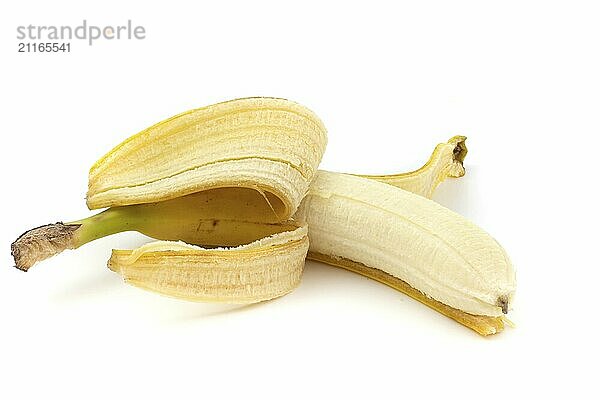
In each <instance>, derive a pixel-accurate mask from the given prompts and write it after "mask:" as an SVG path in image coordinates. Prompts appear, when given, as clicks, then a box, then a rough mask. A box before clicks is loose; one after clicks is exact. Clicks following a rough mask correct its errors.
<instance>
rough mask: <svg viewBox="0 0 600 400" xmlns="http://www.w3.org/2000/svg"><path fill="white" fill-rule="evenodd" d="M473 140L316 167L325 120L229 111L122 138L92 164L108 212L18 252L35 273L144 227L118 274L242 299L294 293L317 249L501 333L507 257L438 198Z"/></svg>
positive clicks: (244, 106) (197, 296)
mask: <svg viewBox="0 0 600 400" xmlns="http://www.w3.org/2000/svg"><path fill="white" fill-rule="evenodd" d="M464 139H465V138H464V137H460V136H457V137H454V138H452V139H450V141H448V143H443V144H440V145H438V146H437V147H436V149H435V151H434V153H433V154H432V156H431V158H430V160H429V161H428V162H427V163H426V164H425V165H424V166H423V167H422V168H420V169H419V170H417V171H414V172H409V173H405V174H398V175H389V176H352V175H347V174H340V173H333V172H326V171H317V167H318V164H319V162H320V160H321V157H322V155H323V152H324V150H325V145H326V132H325V128H324V126H323V124H322V123H321V121H320V120H319V119H318V117H316V115H315V114H314V113H312V112H311V111H309V110H307V109H306V108H304V107H302V106H300V105H298V104H296V103H293V102H290V101H287V100H283V99H272V98H250V99H240V100H233V101H229V102H226V103H220V104H217V105H213V106H209V107H205V108H202V109H197V110H192V111H190V112H187V113H183V114H180V115H178V116H175V117H173V118H170V119H168V120H166V121H163V122H161V123H159V124H157V125H154V126H152V127H150V128H148V129H147V130H145V131H143V132H141V133H139V134H137V135H134V136H133V137H131V138H130V139H128V140H126V141H124V142H123V143H122V144H120V145H119V146H117V147H116V148H115V149H113V150H112V151H111V152H109V153H108V154H107V155H106V156H104V157H103V158H101V159H100V160H99V161H98V162H97V163H96V164H95V165H94V166H93V167H92V169H91V170H90V182H89V188H88V195H87V204H88V207H89V208H90V209H95V208H104V207H110V208H108V209H107V210H105V211H103V212H101V213H99V214H97V215H94V216H92V217H89V218H86V219H83V220H80V221H74V222H72V223H68V224H62V223H57V224H51V225H46V226H42V227H39V228H36V229H32V230H30V231H28V232H26V233H25V234H23V235H22V236H21V237H20V238H18V239H17V241H15V243H13V245H12V246H11V250H12V253H13V256H14V258H15V262H16V265H17V267H18V268H20V269H23V270H27V269H28V268H29V267H31V266H32V265H33V264H35V263H36V262H37V261H40V260H42V259H44V258H48V257H50V256H52V255H54V254H56V253H59V252H60V251H62V250H64V249H67V248H77V247H79V246H81V245H83V244H85V243H88V242H90V241H93V240H95V239H98V238H101V237H104V236H107V235H111V234H113V233H116V232H122V231H128V230H136V231H139V232H142V233H144V234H146V235H147V236H150V237H153V238H155V239H159V241H157V242H152V243H149V244H147V245H145V246H142V247H141V248H139V249H135V250H113V254H112V256H111V258H110V260H109V268H110V269H111V270H113V271H115V272H117V273H119V274H121V275H122V276H123V277H124V279H125V280H126V281H127V282H128V283H131V284H133V285H135V286H138V287H141V288H144V289H149V290H152V291H156V292H160V293H162V294H165V295H169V296H173V297H178V298H183V299H187V300H194V301H220V302H233V303H253V302H258V301H263V300H268V299H272V298H275V297H279V296H281V295H284V294H286V293H288V292H290V291H291V290H293V289H294V288H295V287H296V286H297V285H298V284H299V282H300V278H301V274H302V268H303V265H304V260H305V258H306V256H307V254H308V257H309V258H312V259H315V260H319V261H323V262H326V263H329V264H332V265H336V266H339V267H342V268H345V269H348V270H351V271H354V272H358V273H360V274H363V275H365V276H368V277H371V278H373V279H376V280H378V281H381V282H383V283H386V284H388V285H389V286H392V287H394V288H396V289H398V290H400V291H402V292H404V293H406V294H408V295H410V296H411V297H413V298H416V299H417V300H419V301H421V302H423V303H424V304H427V305H428V306H430V307H432V308H434V309H436V310H437V311H439V312H441V313H443V314H444V315H447V316H449V317H451V318H453V319H455V320H457V321H458V322H460V323H462V324H463V325H465V326H468V327H470V328H471V329H474V330H475V331H477V332H478V333H480V334H483V335H487V334H491V333H496V332H499V331H500V330H502V327H503V319H502V317H501V316H502V313H503V312H504V313H506V312H507V311H508V310H509V309H510V308H511V305H512V300H513V296H514V291H515V277H514V270H513V269H512V266H511V264H510V261H509V260H508V257H507V256H506V253H505V252H504V250H503V249H502V248H501V247H500V245H499V244H498V243H497V242H496V241H495V240H494V239H492V238H491V237H490V236H489V235H488V234H486V233H485V232H484V231H482V230H481V229H480V228H478V227H476V226H475V225H474V224H472V223H471V222H469V221H467V220H466V219H465V218H463V217H461V216H460V215H458V214H456V213H453V212H452V211H450V210H447V209H445V208H444V207H442V206H440V205H438V204H436V203H434V202H433V201H431V200H428V199H427V198H426V197H430V196H431V195H432V193H433V191H434V190H435V188H436V187H437V185H438V184H439V183H440V182H441V181H443V180H444V179H446V178H447V177H460V176H462V175H463V174H464V168H463V166H462V161H463V159H464V157H465V155H466V147H465V146H464ZM411 192H412V193H411ZM309 246H310V248H309Z"/></svg>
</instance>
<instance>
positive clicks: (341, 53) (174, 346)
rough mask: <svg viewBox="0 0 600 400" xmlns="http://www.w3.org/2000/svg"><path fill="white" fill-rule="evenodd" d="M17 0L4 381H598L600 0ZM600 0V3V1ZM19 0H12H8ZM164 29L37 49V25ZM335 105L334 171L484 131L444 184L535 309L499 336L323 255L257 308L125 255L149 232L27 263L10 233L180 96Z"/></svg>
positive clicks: (389, 386) (63, 205) (403, 158)
mask: <svg viewBox="0 0 600 400" xmlns="http://www.w3.org/2000/svg"><path fill="white" fill-rule="evenodd" d="M157 4H160V6H155V5H152V4H150V2H144V3H143V4H141V3H140V4H126V3H124V2H122V1H102V2H96V3H95V4H94V5H83V2H79V1H78V2H75V1H74V2H59V1H51V2H42V1H39V2H26V1H20V2H14V3H13V4H11V7H12V9H5V10H3V11H2V13H0V14H1V16H0V19H1V21H0V23H1V35H0V40H1V44H2V46H1V55H0V57H1V58H0V60H1V61H0V69H1V73H0V79H1V92H0V93H1V94H0V96H1V102H2V104H1V106H2V128H1V132H0V134H1V135H2V142H1V143H2V145H1V152H2V156H1V157H0V163H1V165H0V171H2V180H1V183H2V186H3V189H2V199H3V200H2V208H1V212H2V214H1V221H2V224H1V226H2V228H1V235H2V236H1V237H0V242H1V243H2V246H3V247H2V248H3V249H4V250H3V253H2V255H1V260H2V261H1V264H2V265H1V266H2V268H0V321H1V322H0V324H1V328H0V381H1V383H0V397H2V398H4V399H17V398H63V399H71V398H104V399H105V398H125V397H126V396H128V397H130V398H159V397H163V398H226V397H230V398H231V397H234V396H235V397H237V398H288V397H298V398H300V397H301V398H321V397H325V396H328V397H332V398H342V397H343V398H354V397H361V398H371V397H375V396H377V397H384V398H430V397H434V396H436V397H442V396H443V397H444V398H458V397H460V398H503V397H507V398H508V397H512V398H514V397H515V396H519V397H520V396H521V395H536V396H537V395H540V396H541V395H546V396H559V395H563V396H566V395H569V396H571V397H579V398H581V397H588V398H591V397H595V398H597V396H598V389H597V387H596V383H597V382H596V380H597V378H598V376H597V374H598V369H597V361H598V357H599V356H600V354H599V351H598V349H599V346H598V341H597V330H596V321H597V319H598V303H599V301H598V284H599V278H600V274H599V272H598V268H599V267H600V263H599V261H598V246H599V245H598V224H599V222H600V221H599V219H598V212H597V209H598V208H597V207H598V196H597V195H596V194H595V186H596V184H597V179H598V171H599V168H598V156H599V154H598V146H599V144H600V141H599V139H598V135H599V134H600V113H599V111H600V56H599V54H600V53H599V50H598V49H599V39H600V23H599V21H600V12H599V10H598V8H596V7H595V4H594V2H580V1H570V2H554V1H543V2H542V1H540V2H533V1H502V2H498V1H494V2H492V1H469V2H467V1H452V2H431V1H419V2H410V4H409V2H389V3H388V2H379V1H368V2H364V3H358V2H356V3H355V2H339V3H337V4H335V5H333V4H331V5H327V4H324V2H312V1H302V2H297V3H283V2H262V1H251V2H239V3H233V2H228V1H211V2H202V1H196V2H190V3H188V4H184V3H179V2H177V1H173V0H171V1H168V2H157ZM596 5H597V3H596ZM6 7H7V5H6V4H5V5H4V6H3V8H6ZM84 18H86V19H87V20H88V23H90V24H96V25H118V24H122V23H125V22H126V21H127V19H132V20H133V23H134V25H136V24H140V25H143V26H144V27H145V28H146V32H147V38H146V39H145V40H142V41H112V42H109V41H98V42H96V43H95V44H94V45H93V46H91V47H90V46H88V45H87V44H85V43H84V42H80V41H75V42H73V44H72V52H71V53H70V54H18V53H17V42H18V41H17V39H16V27H17V26H18V25H29V24H37V25H61V24H69V25H78V24H81V21H82V20H83V19H84ZM262 95H264V96H278V97H285V98H288V99H292V100H295V101H298V102H300V103H302V104H304V105H306V106H308V107H309V108H311V109H313V110H314V111H315V112H316V113H317V114H318V115H319V116H320V117H321V118H322V120H323V121H324V122H325V124H326V126H327V127H328V130H329V145H328V148H327V152H326V154H325V157H324V159H323V162H322V164H321V167H322V168H324V169H330V170H335V171H345V172H357V173H387V172H390V173H391V172H399V171H405V170H409V169H413V168H415V167H418V166H419V165H420V164H422V163H423V162H424V161H425V160H426V159H427V157H428V156H429V154H430V152H431V150H432V149H433V146H434V145H435V144H436V143H438V142H442V141H445V140H447V139H448V138H449V137H451V136H453V135H455V134H463V135H466V136H468V138H469V139H468V141H467V144H468V147H469V155H468V156H467V159H466V169H467V175H466V176H465V177H464V178H463V179H460V180H453V181H449V182H446V183H445V184H443V185H442V186H441V187H440V189H439V191H438V193H437V195H436V196H435V199H436V200H437V201H439V202H441V203H442V204H444V205H446V206H448V207H450V208H452V209H454V210H457V211H459V212H460V213H462V214H464V215H466V216H468V217H469V218H471V219H472V220H473V221H475V222H476V223H477V224H479V225H480V226H482V227H483V228H484V229H486V230H487V231H489V232H490V233H491V234H492V235H493V236H494V237H496V238H497V239H498V240H499V241H500V242H501V243H502V244H503V246H504V247H505V248H506V249H507V251H508V253H509V254H510V256H511V258H512V260H513V263H514V264H515V266H516V268H517V273H518V275H517V276H518V294H517V301H516V303H515V309H514V311H513V312H512V313H511V314H510V318H511V319H512V320H514V322H515V323H516V324H517V328H516V329H507V330H506V331H505V332H503V333H502V334H500V335H497V336H495V337H492V338H487V339H483V338H481V337H478V336H477V335H476V334H474V333H472V332H471V331H469V330H468V329H466V328H464V327H462V326H461V325H458V324H456V323H454V322H453V321H451V320H449V319H447V318H445V317H443V316H441V315H439V314H437V313H435V312H433V311H431V310H429V309H428V308H426V307H425V306H423V305H421V304H419V303H417V302H415V301H412V300H410V299H408V298H407V297H406V296H404V295H402V294H400V293H398V292H396V291H394V290H392V289H390V288H387V287H385V286H383V285H381V284H378V283H375V282H373V281H370V280H368V279H366V278H363V277H360V276H358V275H354V274H352V273H349V272H346V271H343V270H337V269H334V268H332V267H328V266H325V265H320V264H316V263H312V262H310V263H308V264H307V266H306V271H305V275H304V278H303V282H302V284H301V286H300V287H299V288H298V289H297V290H296V291H295V292H294V293H292V294H290V295H288V296H285V297H284V298H281V299H278V300H276V301H272V302H268V303H266V304H259V305H254V306H249V307H238V306H223V305H214V304H201V303H200V304H195V303H186V302H182V301H178V300H173V299H169V298H164V297H161V296H159V295H155V294H152V293H148V292H145V291H142V290H139V289H136V288H134V287H130V286H128V285H126V284H124V283H123V282H122V281H121V279H120V278H119V277H118V276H117V275H115V274H113V273H112V272H110V271H109V270H108V269H107V268H106V266H105V263H106V260H107V258H108V257H109V254H110V249H112V248H131V247H133V246H137V245H139V244H141V243H144V242H145V241H146V240H147V239H145V238H143V237H141V236H140V235H137V234H133V233H128V234H120V235H116V236H114V237H110V238H106V239H104V240H101V241H98V242H95V243H93V244H90V245H87V246H84V247H83V248H81V249H80V250H78V251H70V252H65V253H63V254H61V255H59V256H57V257H55V258H53V259H50V260H48V261H46V262H44V263H42V264H41V265H38V266H36V267H34V268H33V269H32V270H31V271H30V272H28V273H27V274H25V273H22V272H20V271H17V270H16V269H14V268H11V265H12V259H11V257H10V254H9V244H10V243H11V242H12V241H13V240H14V239H15V238H16V237H17V236H18V235H19V234H20V233H21V232H22V231H24V230H26V229H28V228H31V227H34V226H37V225H41V224H44V223H48V222H55V221H58V220H64V221H69V220H74V219H78V218H81V217H84V216H87V215H90V212H89V211H88V210H87V209H86V207H85V202H84V196H85V192H86V187H87V170H88V168H89V167H90V166H91V165H92V163H93V162H94V161H95V160H96V159H97V158H99V157H100V156H102V155H103V154H104V153H105V152H106V151H108V150H110V149H111V148H112V147H113V146H114V145H116V144H118V143H119V142H120V141H122V140H123V139H125V138H126V137H128V136H129V135H131V134H133V133H136V132H137V131H139V130H141V129H143V128H145V127H147V126H149V125H151V124H153V123H155V122H158V121H160V120H162V119H164V118H166V117H169V116H171V115H173V114H176V113H179V112H182V111H185V110H188V109H190V108H195V107H199V106H204V105H208V104H212V103H215V102H218V101H223V100H227V99H231V98H237V97H245V96H262Z"/></svg>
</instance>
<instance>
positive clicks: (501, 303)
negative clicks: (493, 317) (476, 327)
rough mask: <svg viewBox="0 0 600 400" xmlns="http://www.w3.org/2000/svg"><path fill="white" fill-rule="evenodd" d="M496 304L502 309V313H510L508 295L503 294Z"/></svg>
mask: <svg viewBox="0 0 600 400" xmlns="http://www.w3.org/2000/svg"><path fill="white" fill-rule="evenodd" d="M496 305H497V306H498V307H500V308H501V309H502V313H504V314H508V296H506V295H503V296H500V297H498V301H497V302H496Z"/></svg>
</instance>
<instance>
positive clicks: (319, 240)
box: [296, 171, 515, 316]
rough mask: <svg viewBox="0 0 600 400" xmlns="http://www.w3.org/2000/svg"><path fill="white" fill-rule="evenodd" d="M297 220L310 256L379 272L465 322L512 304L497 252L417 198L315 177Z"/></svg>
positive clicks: (361, 182)
mask: <svg viewBox="0 0 600 400" xmlns="http://www.w3.org/2000/svg"><path fill="white" fill-rule="evenodd" d="M296 219H297V220H298V221H299V222H301V223H306V224H307V225H308V226H309V240H310V243H311V245H310V252H311V253H316V254H319V255H324V256H329V257H332V258H336V257H338V258H345V259H348V260H352V261H355V262H359V263H361V264H364V265H366V266H368V267H375V268H378V269H380V270H382V271H383V272H385V273H387V274H389V275H392V276H394V277H397V278H399V279H401V280H403V281H405V282H406V283H408V284H409V285H410V286H412V287H413V288H415V289H417V290H419V291H421V292H423V293H427V295H428V296H430V297H432V298H434V299H436V300H437V301H439V302H442V303H444V304H447V305H449V306H451V307H454V308H457V309H460V310H463V311H465V312H467V313H470V314H476V315H488V316H501V315H502V312H503V311H504V312H507V311H508V308H509V306H510V304H511V301H512V296H513V293H514V290H515V283H514V282H515V280H514V271H513V270H512V267H511V264H510V262H509V261H508V257H507V256H506V254H505V252H504V250H503V249H502V248H501V247H500V246H499V245H498V244H497V242H496V241H495V240H494V239H493V238H492V237H491V236H489V235H488V234H487V233H485V232H484V231H483V230H481V229H480V228H478V227H477V226H475V225H474V224H473V223H471V222H470V221H468V220H467V219H465V218H464V217H462V216H460V215H458V214H456V213H454V212H453V211H450V210H448V209H447V208H444V207H442V206H441V205H439V204H437V203H435V202H434V201H431V200H428V199H426V198H424V197H422V196H418V195H416V194H414V193H411V192H408V191H405V190H402V189H399V188H397V187H393V186H391V185H387V184H385V183H382V182H377V181H374V180H369V179H364V178H360V177H356V176H351V175H344V174H338V173H332V172H325V171H319V173H318V174H317V177H316V179H315V180H314V182H313V184H312V186H311V188H310V192H309V194H308V195H307V196H306V198H305V200H304V201H303V203H302V206H301V207H300V209H299V210H298V213H297V214H296ZM383 221H385V223H383Z"/></svg>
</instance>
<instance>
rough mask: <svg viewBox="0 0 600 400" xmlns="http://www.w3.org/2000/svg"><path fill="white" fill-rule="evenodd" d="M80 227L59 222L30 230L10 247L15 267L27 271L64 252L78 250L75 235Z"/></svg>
mask: <svg viewBox="0 0 600 400" xmlns="http://www.w3.org/2000/svg"><path fill="white" fill-rule="evenodd" d="M80 226H81V225H65V224H63V223H62V222H57V223H55V224H48V225H42V226H39V227H37V228H33V229H30V230H28V231H27V232H25V233H24V234H22V235H21V236H19V238H18V239H17V240H15V241H14V243H13V244H11V245H10V251H11V254H12V256H13V258H14V259H15V267H16V268H18V269H20V270H21V271H27V270H28V269H29V268H31V267H32V266H33V265H34V264H35V263H37V262H38V261H42V260H45V259H46V258H50V257H52V256H53V255H56V254H58V253H60V252H61V251H63V250H66V249H74V248H76V247H77V246H76V245H75V240H74V238H73V233H74V232H75V231H76V230H77V229H78V228H79V227H80Z"/></svg>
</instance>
